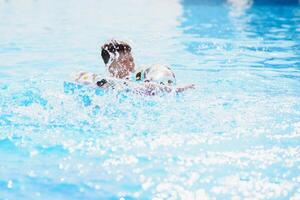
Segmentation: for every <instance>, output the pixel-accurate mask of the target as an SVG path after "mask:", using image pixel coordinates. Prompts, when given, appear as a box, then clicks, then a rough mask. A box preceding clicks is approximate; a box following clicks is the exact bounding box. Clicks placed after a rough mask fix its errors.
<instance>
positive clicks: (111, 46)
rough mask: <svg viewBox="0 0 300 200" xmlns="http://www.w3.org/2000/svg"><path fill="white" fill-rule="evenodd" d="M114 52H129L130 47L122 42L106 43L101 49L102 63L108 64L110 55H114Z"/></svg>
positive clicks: (111, 41)
mask: <svg viewBox="0 0 300 200" xmlns="http://www.w3.org/2000/svg"><path fill="white" fill-rule="evenodd" d="M116 52H118V53H127V52H131V47H130V46H129V44H127V43H126V42H123V41H117V40H110V41H108V42H107V43H105V44H104V45H103V46H102V47H101V57H102V59H103V61H104V63H105V64H107V63H108V61H109V59H110V53H112V54H114V55H115V54H116Z"/></svg>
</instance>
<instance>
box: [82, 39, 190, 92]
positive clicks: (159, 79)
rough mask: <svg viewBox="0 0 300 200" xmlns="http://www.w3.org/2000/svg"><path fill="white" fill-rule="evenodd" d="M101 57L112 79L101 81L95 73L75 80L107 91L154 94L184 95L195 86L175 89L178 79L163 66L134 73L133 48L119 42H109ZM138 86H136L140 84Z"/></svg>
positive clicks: (145, 68) (144, 68) (151, 67)
mask: <svg viewBox="0 0 300 200" xmlns="http://www.w3.org/2000/svg"><path fill="white" fill-rule="evenodd" d="M101 57H102V59H103V61H104V64H105V65H106V67H107V70H108V72H109V75H110V77H106V78H103V79H101V80H100V77H98V76H97V75H95V74H89V73H81V74H79V76H78V77H77V79H76V81H77V82H81V83H86V84H90V83H92V84H96V85H97V86H99V87H101V88H105V89H109V88H112V89H116V88H118V89H124V88H126V89H127V90H128V89H129V90H130V91H133V92H135V93H139V94H144V95H155V94H157V93H159V92H168V93H169V92H172V91H175V92H177V93H179V92H183V91H185V90H187V89H193V88H194V85H187V86H184V87H175V83H176V79H175V75H174V73H173V72H172V70H171V69H170V68H169V67H167V66H164V65H153V66H150V67H143V68H141V69H139V70H135V64H134V59H133V57H132V54H131V47H130V46H129V45H128V44H127V43H125V42H123V41H117V40H110V41H108V42H107V43H105V44H104V45H103V46H102V47H101ZM138 82H139V84H136V83H138Z"/></svg>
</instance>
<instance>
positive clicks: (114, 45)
mask: <svg viewBox="0 0 300 200" xmlns="http://www.w3.org/2000/svg"><path fill="white" fill-rule="evenodd" d="M101 57H102V59H103V61H104V63H105V65H106V66H107V67H108V71H109V73H110V74H111V75H112V76H113V77H116V78H125V77H127V76H128V75H129V74H130V72H133V71H134V66H135V65H134V60H133V57H132V55H131V47H130V46H129V44H127V43H126V42H123V41H117V40H110V41H108V42H106V43H105V44H104V45H103V46H102V47H101Z"/></svg>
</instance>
